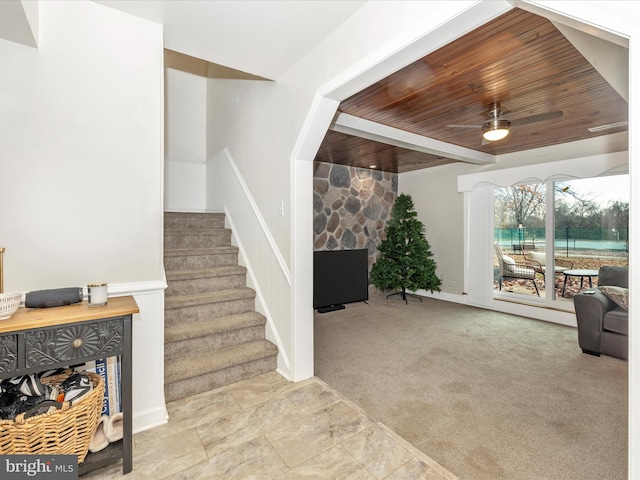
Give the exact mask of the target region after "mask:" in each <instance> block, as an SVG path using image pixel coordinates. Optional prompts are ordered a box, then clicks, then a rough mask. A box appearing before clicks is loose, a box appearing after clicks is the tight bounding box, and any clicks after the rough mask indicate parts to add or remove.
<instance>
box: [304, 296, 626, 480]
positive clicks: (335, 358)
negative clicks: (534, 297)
mask: <svg viewBox="0 0 640 480" xmlns="http://www.w3.org/2000/svg"><path fill="white" fill-rule="evenodd" d="M315 368H316V370H315V373H316V375H317V376H318V377H319V378H321V379H322V380H324V381H325V382H326V383H328V384H329V385H330V386H332V387H333V388H335V389H336V390H338V391H339V392H340V393H342V394H343V395H345V396H346V397H347V398H349V399H350V400H351V401H353V402H355V403H356V404H357V405H359V406H360V407H362V408H364V409H365V410H366V411H367V412H368V413H369V414H371V415H372V416H374V417H375V418H377V419H378V420H379V421H381V422H383V423H384V424H386V425H387V426H389V427H390V428H391V429H392V430H394V431H395V432H396V433H398V434H399V435H400V436H402V437H404V438H405V439H406V440H408V441H409V442H410V443H412V444H413V445H415V446H416V447H418V448H419V449H420V450H422V451H423V452H424V453H425V454H427V455H429V456H430V457H431V458H433V459H434V460H435V461H437V462H438V463H440V464H441V465H442V466H443V467H445V468H446V469H448V470H450V471H451V472H452V473H454V474H456V475H458V476H459V477H460V478H461V479H472V480H484V479H491V480H497V479H509V480H521V479H536V480H540V479H568V480H578V479H579V480H587V479H594V480H603V479H607V480H617V479H626V478H627V362H625V361H623V360H618V359H614V358H610V357H605V356H602V357H592V356H589V355H585V354H583V353H582V352H581V350H580V348H579V347H578V338H577V330H576V329H574V328H571V327H564V326H561V325H555V324H551V323H546V322H541V321H536V320H531V319H526V318H522V317H517V316H513V315H507V314H501V313H496V312H492V311H488V310H483V309H476V308H473V307H468V306H464V305H457V304H453V303H449V302H443V301H440V300H433V299H427V298H425V299H423V302H422V303H420V302H417V301H413V300H410V301H409V304H408V305H405V304H404V302H402V301H398V300H393V299H389V300H386V299H385V297H384V296H383V295H380V294H374V295H372V296H371V298H370V301H369V304H368V305H367V304H364V303H358V304H349V305H347V306H346V309H345V310H341V311H337V312H330V313H324V314H318V313H316V314H315Z"/></svg>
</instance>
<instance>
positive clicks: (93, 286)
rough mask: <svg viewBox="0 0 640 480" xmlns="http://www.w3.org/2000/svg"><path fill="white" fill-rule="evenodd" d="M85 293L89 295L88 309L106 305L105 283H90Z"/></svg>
mask: <svg viewBox="0 0 640 480" xmlns="http://www.w3.org/2000/svg"><path fill="white" fill-rule="evenodd" d="M87 293H88V294H89V306H90V307H101V306H103V305H106V304H107V284H106V283H90V284H89V285H87Z"/></svg>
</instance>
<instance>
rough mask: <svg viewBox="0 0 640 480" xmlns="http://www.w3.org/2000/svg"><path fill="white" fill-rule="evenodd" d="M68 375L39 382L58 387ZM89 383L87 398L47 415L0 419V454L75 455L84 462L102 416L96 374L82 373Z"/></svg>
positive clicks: (100, 389)
mask: <svg viewBox="0 0 640 480" xmlns="http://www.w3.org/2000/svg"><path fill="white" fill-rule="evenodd" d="M71 373H72V372H68V373H64V374H60V375H52V376H50V377H45V378H43V379H42V383H46V384H49V385H55V386H58V387H59V386H60V384H61V383H62V382H63V381H64V380H65V379H66V378H67V377H68V376H69V375H71ZM85 373H86V374H87V375H88V376H89V378H90V379H91V381H92V382H93V390H92V391H91V393H90V394H89V395H87V396H86V397H85V398H83V399H82V400H80V401H79V402H78V403H74V404H73V405H71V404H70V402H64V403H63V404H62V408H61V409H59V410H55V411H54V412H51V413H45V414H43V415H37V416H34V417H31V418H28V419H26V420H25V419H24V414H20V415H18V416H17V417H16V419H15V421H14V420H0V454H2V455H10V454H23V455H49V454H50V455H78V463H81V462H83V461H84V458H85V457H86V456H87V453H88V451H89V444H90V443H91V440H92V438H93V435H94V433H95V431H96V427H97V425H98V420H99V418H100V414H101V413H102V400H103V398H104V381H103V380H102V377H101V376H100V375H97V374H95V373H91V372H85Z"/></svg>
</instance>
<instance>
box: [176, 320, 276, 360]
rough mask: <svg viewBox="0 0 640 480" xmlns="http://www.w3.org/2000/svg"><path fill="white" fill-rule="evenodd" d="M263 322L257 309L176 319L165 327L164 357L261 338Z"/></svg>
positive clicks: (180, 355) (183, 354)
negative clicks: (217, 315) (238, 312)
mask: <svg viewBox="0 0 640 480" xmlns="http://www.w3.org/2000/svg"><path fill="white" fill-rule="evenodd" d="M265 323H266V319H265V317H264V315H261V314H259V313H257V312H246V313H241V314H238V315H229V316H226V317H215V318H211V319H207V320H201V321H195V322H189V323H175V324H173V325H170V326H167V327H166V328H165V334H164V340H165V358H176V357H183V356H188V355H189V354H191V353H194V352H195V353H198V352H212V351H216V350H221V349H223V348H227V347H230V346H233V345H238V344H240V343H245V342H253V341H256V340H264V326H265Z"/></svg>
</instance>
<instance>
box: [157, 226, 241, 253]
mask: <svg viewBox="0 0 640 480" xmlns="http://www.w3.org/2000/svg"><path fill="white" fill-rule="evenodd" d="M224 245H231V230H229V229H227V228H218V229H210V230H204V229H197V228H187V229H181V230H165V232H164V247H165V248H207V247H220V246H224Z"/></svg>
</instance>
